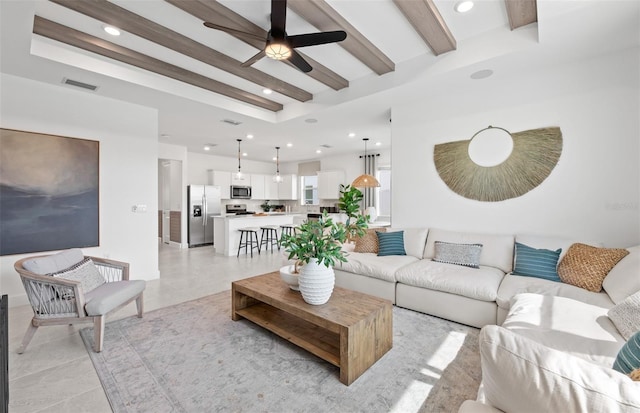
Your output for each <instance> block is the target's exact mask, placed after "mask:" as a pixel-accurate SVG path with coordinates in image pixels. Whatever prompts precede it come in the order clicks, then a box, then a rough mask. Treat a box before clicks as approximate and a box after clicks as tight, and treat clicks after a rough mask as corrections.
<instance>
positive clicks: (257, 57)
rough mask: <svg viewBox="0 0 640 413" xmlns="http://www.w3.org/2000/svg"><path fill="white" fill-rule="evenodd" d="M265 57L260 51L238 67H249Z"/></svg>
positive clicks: (262, 51)
mask: <svg viewBox="0 0 640 413" xmlns="http://www.w3.org/2000/svg"><path fill="white" fill-rule="evenodd" d="M264 56H265V54H264V50H260V51H259V52H258V53H256V54H255V55H253V56H252V57H251V59H249V60H247V61H246V62H244V63H242V64H241V65H240V66H242V67H249V66H251V65H252V64H254V63H255V62H257V61H258V60H260V59H262V58H263V57H264Z"/></svg>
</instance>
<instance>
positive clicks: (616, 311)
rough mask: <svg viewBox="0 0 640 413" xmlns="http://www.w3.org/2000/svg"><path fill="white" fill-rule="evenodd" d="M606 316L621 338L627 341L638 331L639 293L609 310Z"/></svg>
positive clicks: (639, 323)
mask: <svg viewBox="0 0 640 413" xmlns="http://www.w3.org/2000/svg"><path fill="white" fill-rule="evenodd" d="M607 315H608V316H609V319H611V321H612V322H613V324H615V326H616V328H617V329H618V331H619V332H620V334H621V335H622V337H624V339H625V340H629V339H630V338H631V336H632V335H633V333H635V332H636V331H640V291H638V292H637V293H635V294H633V295H630V296H629V297H627V298H626V299H625V300H623V301H622V302H621V303H620V304H618V305H616V306H615V307H613V308H611V309H610V310H609V312H608V313H607Z"/></svg>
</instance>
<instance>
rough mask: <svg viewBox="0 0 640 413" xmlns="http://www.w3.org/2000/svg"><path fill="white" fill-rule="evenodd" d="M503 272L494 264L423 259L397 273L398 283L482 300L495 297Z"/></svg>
mask: <svg viewBox="0 0 640 413" xmlns="http://www.w3.org/2000/svg"><path fill="white" fill-rule="evenodd" d="M502 277H504V273H503V272H502V271H500V270H499V269H497V268H493V267H482V266H481V267H480V268H468V267H462V266H459V265H453V264H444V263H440V262H436V261H431V260H420V261H418V262H415V263H413V264H410V265H407V266H405V267H402V268H401V269H399V270H398V272H397V273H396V280H397V281H398V282H399V283H402V284H406V285H411V286H415V287H421V288H428V289H430V290H435V291H443V292H447V293H451V294H457V295H461V296H464V297H468V298H472V299H475V300H480V301H495V300H496V296H497V293H498V287H499V286H500V281H501V280H502Z"/></svg>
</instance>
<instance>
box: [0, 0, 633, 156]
mask: <svg viewBox="0 0 640 413" xmlns="http://www.w3.org/2000/svg"><path fill="white" fill-rule="evenodd" d="M220 2H221V3H222V4H224V5H225V6H227V7H228V8H230V9H232V10H233V11H235V12H237V13H239V14H241V15H242V16H244V17H245V18H247V19H249V20H251V21H252V22H253V23H255V24H257V25H258V26H260V27H262V28H264V29H265V30H268V26H269V13H270V2H269V1H268V0H220ZM113 3H115V4H117V5H119V6H121V7H123V8H126V9H127V10H129V11H132V12H134V13H136V14H139V15H141V16H144V17H145V18H147V19H150V20H153V21H155V22H157V23H160V24H162V25H164V26H166V27H169V28H171V29H172V30H175V31H177V32H179V33H181V34H184V35H186V36H188V37H190V38H192V39H194V40H196V41H198V42H200V43H203V44H205V45H208V46H210V47H212V48H215V49H216V50H219V51H221V52H223V53H225V54H227V55H228V56H230V57H233V58H235V59H237V60H240V61H244V60H246V59H248V58H249V57H251V56H253V55H254V54H255V53H256V52H257V50H256V49H255V48H253V47H251V46H249V45H247V44H245V43H243V42H241V41H239V40H237V39H235V38H233V37H231V36H229V35H227V34H225V33H223V32H220V31H216V30H211V29H207V28H205V27H204V26H202V22H201V21H199V20H198V19H196V18H195V17H193V16H191V15H189V14H187V13H185V12H183V11H181V10H179V9H177V8H175V7H174V6H172V5H170V4H169V3H166V2H164V1H158V0H147V1H140V0H117V1H113ZM327 3H329V4H330V5H331V6H332V7H333V8H334V9H335V10H336V11H337V12H338V13H340V14H341V15H342V16H343V17H344V18H346V19H347V20H348V21H349V22H350V23H351V24H352V25H353V26H355V28H356V29H357V30H358V31H360V32H361V33H362V34H363V35H365V37H367V38H368V39H369V40H370V41H371V42H372V43H374V44H375V45H376V46H377V47H378V48H379V49H380V50H381V51H382V52H384V53H385V54H386V55H387V56H388V57H389V58H390V59H391V60H393V62H394V63H395V65H396V69H395V71H394V72H391V73H388V74H385V75H382V76H378V75H376V74H374V73H373V72H372V71H371V69H369V68H368V67H367V66H365V65H364V64H362V63H361V62H360V61H358V60H356V59H355V58H354V57H353V56H352V55H351V54H349V53H347V52H346V51H345V50H344V49H342V48H341V47H340V46H338V45H335V44H334V45H323V46H315V47H308V48H304V49H303V51H304V53H305V54H307V55H308V56H310V57H312V58H313V59H315V60H317V61H319V62H321V63H322V64H323V65H325V66H327V67H329V68H330V69H332V70H333V71H335V72H337V73H338V74H340V75H341V76H342V77H344V78H346V79H347V80H348V81H349V82H350V86H349V87H348V88H345V89H342V90H340V91H334V90H332V89H330V88H329V87H327V86H325V85H324V84H322V83H319V82H317V81H316V80H314V79H312V78H310V77H308V76H306V75H304V74H303V73H301V72H299V71H297V70H295V69H293V68H291V67H289V66H287V65H285V64H283V63H281V62H276V61H273V60H270V59H266V58H265V59H262V60H260V61H259V62H258V63H256V64H255V65H254V67H255V68H257V69H259V70H261V71H263V72H266V73H268V74H270V75H272V76H275V77H277V78H280V79H284V80H286V81H287V82H289V83H291V84H294V85H295V86H298V87H300V88H302V89H304V90H307V91H309V92H311V93H313V94H314V98H313V100H311V101H308V102H305V103H301V102H297V101H294V100H293V99H291V98H288V97H286V96H283V95H278V94H277V93H274V94H272V95H270V96H269V99H272V100H275V101H277V102H280V103H282V104H283V105H284V109H283V110H282V111H280V112H277V113H274V112H270V111H268V110H263V109H260V108H257V107H255V106H251V105H248V104H244V103H242V102H239V101H235V100H232V99H229V98H226V97H224V96H221V95H217V94H214V93H212V92H209V91H206V90H204V89H199V88H197V87H195V86H191V85H187V84H184V83H181V82H179V81H176V80H173V79H169V78H166V77H163V76H161V75H158V74H155V73H150V72H146V71H144V70H142V69H138V68H135V67H132V66H128V65H126V64H123V63H119V62H116V61H113V60H110V59H108V58H105V57H102V56H98V55H94V54H92V53H89V52H86V51H83V50H80V49H76V48H74V47H71V46H68V45H65V44H62V43H58V42H56V41H53V40H50V39H47V38H44V37H41V36H38V35H34V34H33V33H32V29H33V18H34V15H38V16H41V17H44V18H47V19H49V20H53V21H55V22H58V23H61V24H64V25H66V26H69V27H72V28H75V29H77V30H81V31H83V32H86V33H88V34H91V35H93V36H96V37H100V38H103V39H106V40H108V41H112V42H117V43H118V44H120V45H123V46H125V47H128V48H131V49H134V50H137V51H141V52H143V53H145V54H147V55H149V56H153V57H156V58H158V59H161V60H163V61H166V62H170V63H173V64H175V65H179V66H181V67H184V68H187V69H189V70H191V71H193V72H196V73H200V74H203V75H206V76H208V77H211V78H214V79H216V80H219V81H223V82H225V83H228V84H230V85H233V86H237V87H240V88H242V89H244V90H248V91H251V92H252V93H255V94H258V95H261V94H262V87H260V86H259V85H256V84H252V83H250V82H248V81H246V80H244V79H240V78H237V77H235V76H234V75H231V74H229V73H227V72H224V71H221V70H218V69H215V68H212V67H211V66H208V65H206V64H204V63H202V62H199V61H196V60H194V59H191V58H189V57H186V56H184V55H182V54H179V53H177V52H174V51H171V50H169V49H166V48H164V47H162V46H159V45H157V44H154V43H151V42H149V41H147V40H144V39H141V38H138V37H136V36H134V35H131V34H128V33H123V34H122V35H121V36H120V37H118V38H117V40H114V38H112V37H110V36H109V35H107V34H106V33H104V32H103V30H102V26H103V24H102V23H101V22H99V21H97V20H94V19H91V18H89V17H87V16H84V15H82V14H79V13H76V12H74V11H71V10H69V9H66V8H64V7H62V6H59V5H57V4H54V3H50V2H48V1H44V0H40V1H29V0H22V1H9V0H1V1H0V7H1V9H0V12H1V16H0V17H1V23H2V28H1V36H2V39H1V60H0V63H1V70H2V72H3V73H7V74H12V75H16V76H22V77H26V78H29V79H33V80H37V81H42V82H47V83H51V84H56V85H60V87H72V86H67V85H63V84H62V79H63V78H70V79H74V80H78V81H81V82H85V83H89V84H94V85H98V86H99V89H98V90H97V91H95V92H89V91H83V90H82V89H75V88H74V90H79V91H82V93H94V94H97V95H101V96H105V97H109V98H114V99H119V100H123V101H128V102H133V103H137V104H141V105H145V106H149V107H154V108H157V109H158V111H159V135H160V136H159V141H160V142H164V143H170V144H176V145H183V146H187V148H188V150H189V151H190V152H199V153H207V152H205V151H204V149H203V146H204V145H205V144H207V143H211V144H215V145H217V146H215V147H214V148H212V150H211V151H209V152H208V153H211V154H215V155H222V156H236V153H237V143H236V139H237V138H242V139H243V151H245V152H247V153H248V159H252V160H259V161H270V160H271V158H272V157H273V156H274V155H275V149H274V147H275V146H282V147H283V149H282V150H281V151H280V159H281V162H289V161H298V160H304V159H312V158H319V157H322V156H332V155H337V154H342V153H351V152H359V151H362V150H363V143H362V141H361V139H362V138H363V137H369V138H370V139H371V140H370V143H369V148H373V147H374V146H373V144H374V143H376V142H379V143H380V148H389V147H390V145H391V128H390V113H391V108H392V107H393V106H395V105H399V104H406V103H410V102H413V101H418V100H420V99H436V100H437V99H438V93H448V94H451V93H460V94H461V95H460V96H461V98H463V96H464V93H463V91H464V90H465V89H466V88H468V87H469V85H470V82H482V81H483V80H472V79H470V77H469V76H470V75H471V74H472V73H474V72H476V71H478V70H481V69H491V70H493V71H494V75H493V77H492V78H493V79H494V80H495V78H496V77H498V78H499V76H502V75H505V76H506V75H513V73H515V72H516V71H531V70H536V68H539V67H542V66H544V65H552V64H561V63H563V62H570V61H575V60H578V59H583V58H586V57H590V56H594V55H598V54H606V53H608V52H611V51H614V50H617V49H623V48H628V47H638V44H640V32H639V29H638V27H639V22H640V17H639V16H640V6H639V5H640V1H636V0H628V1H614V0H601V1H573V0H538V1H537V8H538V23H537V24H531V25H528V26H526V27H522V28H520V29H516V30H514V31H511V30H510V29H509V24H508V20H507V14H506V10H505V6H504V1H503V0H476V2H475V3H476V4H475V7H474V8H473V9H472V10H471V11H470V12H468V13H466V14H460V13H457V12H455V11H454V10H453V6H454V4H455V1H452V0H435V4H436V6H437V7H438V9H439V11H440V13H441V14H442V17H443V18H444V20H445V21H446V24H447V25H448V27H449V29H450V31H451V33H452V34H453V36H454V37H455V38H456V41H457V50H455V51H452V52H449V53H445V54H442V55H440V56H438V57H436V56H434V55H433V54H432V53H431V51H430V50H429V48H428V47H427V46H426V45H425V43H424V42H423V41H422V39H421V38H420V36H419V35H418V34H417V33H416V32H415V31H414V30H413V28H412V27H411V26H410V25H409V24H408V22H407V21H406V19H405V18H404V16H403V15H402V14H401V12H400V11H399V10H398V9H397V7H396V6H395V5H394V4H393V2H392V0H327ZM315 31H318V30H317V29H316V28H314V27H312V26H311V25H309V23H307V22H306V21H304V20H303V19H302V18H300V17H299V16H297V15H295V14H294V13H293V12H292V11H291V10H289V11H288V15H287V32H288V33H289V34H301V33H308V32H315ZM223 119H233V120H236V121H240V122H242V123H241V124H240V125H239V126H232V125H229V124H226V123H223V122H221V121H222V120H223ZM309 119H316V120H317V122H315V123H308V122H307V121H308V120H309ZM350 132H353V133H355V134H356V136H355V137H354V138H349V137H348V136H347V135H348V133H350ZM247 134H253V135H254V138H253V139H251V140H247V139H246V138H245V136H246V135H247ZM287 143H292V144H293V147H291V148H285V145H286V144H287ZM320 145H329V146H331V148H329V149H326V148H320V149H322V150H323V153H322V154H320V155H318V154H316V152H315V151H316V149H318V148H319V147H320Z"/></svg>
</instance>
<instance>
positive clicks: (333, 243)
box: [281, 186, 367, 305]
mask: <svg viewBox="0 0 640 413" xmlns="http://www.w3.org/2000/svg"><path fill="white" fill-rule="evenodd" d="M354 190H355V191H357V192H358V193H359V192H360V191H359V190H358V189H356V188H353V189H351V188H349V186H347V187H344V186H343V187H341V197H340V200H339V201H340V202H339V207H340V208H341V209H343V210H345V212H346V213H347V220H346V222H344V223H343V222H336V221H334V220H333V219H331V218H330V217H329V215H328V214H327V213H326V212H324V213H323V214H322V216H321V217H320V218H318V220H307V221H305V222H304V223H303V224H302V225H300V227H298V229H297V230H296V232H295V233H294V234H292V235H283V236H282V239H281V245H282V246H284V248H285V250H286V251H287V252H288V254H289V255H288V258H289V259H295V260H296V267H297V266H298V265H299V264H302V266H301V268H300V276H299V278H298V285H299V289H300V293H301V294H302V298H303V299H304V300H305V301H306V302H307V303H309V304H314V305H320V304H324V303H326V302H327V301H329V298H331V293H332V292H333V287H334V284H335V274H334V272H333V266H334V265H335V264H336V263H337V262H345V261H346V260H347V259H346V258H345V251H344V250H343V249H342V244H343V243H344V242H345V241H346V240H347V237H348V236H349V234H352V235H353V234H362V233H364V230H365V229H366V228H367V219H366V217H362V216H361V214H359V212H358V211H359V200H360V199H362V197H361V194H360V197H358V194H357V193H356V192H355V191H354ZM354 205H355V207H356V208H355V209H354Z"/></svg>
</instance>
